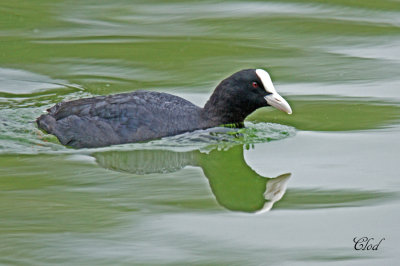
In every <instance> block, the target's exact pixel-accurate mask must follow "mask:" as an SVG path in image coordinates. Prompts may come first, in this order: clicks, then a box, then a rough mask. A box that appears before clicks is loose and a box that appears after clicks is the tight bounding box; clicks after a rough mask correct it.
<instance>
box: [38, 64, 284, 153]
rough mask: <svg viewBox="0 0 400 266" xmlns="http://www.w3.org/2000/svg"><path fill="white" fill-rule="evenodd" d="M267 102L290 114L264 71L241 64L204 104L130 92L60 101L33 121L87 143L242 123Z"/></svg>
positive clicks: (68, 140)
mask: <svg viewBox="0 0 400 266" xmlns="http://www.w3.org/2000/svg"><path fill="white" fill-rule="evenodd" d="M269 105H270V106H273V107H275V108H277V109H279V110H282V111H284V112H286V113H288V114H291V113H292V110H291V108H290V106H289V104H288V103H287V102H286V101H285V99H283V98H282V97H281V96H280V95H279V94H278V93H277V92H276V90H275V88H274V85H273V84H272V81H271V78H270V76H269V74H268V73H267V72H266V71H265V70H262V69H245V70H241V71H239V72H237V73H235V74H233V75H232V76H230V77H228V78H226V79H224V80H223V81H222V82H221V83H220V84H219V85H218V86H217V87H216V88H215V90H214V93H213V94H212V95H211V97H210V99H209V100H208V101H207V103H206V104H205V106H204V108H201V107H198V106H196V105H194V104H192V103H191V102H189V101H187V100H185V99H182V98H180V97H178V96H174V95H171V94H167V93H161V92H151V91H135V92H130V93H122V94H115V95H108V96H98V97H93V98H84V99H79V100H74V101H69V102H60V103H58V104H56V105H55V106H53V107H51V108H49V109H47V111H48V113H47V114H44V115H42V116H40V117H39V118H38V119H37V120H36V122H37V125H38V127H39V128H40V129H43V130H44V131H46V132H47V133H50V134H53V135H55V136H56V137H57V138H58V139H59V140H60V142H61V143H62V144H64V145H68V146H72V147H75V148H90V147H102V146H108V145H113V144H122V143H130V142H139V141H145V140H151V139H156V138H161V137H165V136H172V135H177V134H180V133H183V132H188V131H194V130H197V129H205V128H211V127H216V126H221V125H226V124H234V125H235V126H236V127H242V126H243V121H244V119H245V118H246V116H248V115H249V114H250V113H252V112H253V111H254V110H256V109H257V108H260V107H263V106H269Z"/></svg>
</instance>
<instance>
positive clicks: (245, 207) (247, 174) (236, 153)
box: [93, 145, 291, 213]
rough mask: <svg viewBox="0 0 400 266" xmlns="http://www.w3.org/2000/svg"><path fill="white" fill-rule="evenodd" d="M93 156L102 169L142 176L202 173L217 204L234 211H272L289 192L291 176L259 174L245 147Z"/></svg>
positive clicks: (114, 152)
mask: <svg viewBox="0 0 400 266" xmlns="http://www.w3.org/2000/svg"><path fill="white" fill-rule="evenodd" d="M93 156H94V157H95V158H96V161H97V163H98V164H99V165H101V166H102V167H104V168H107V169H112V170H116V171H122V172H129V173H134V174H139V175H145V174H152V173H171V172H176V171H178V170H180V169H182V168H184V167H185V166H198V167H201V168H202V169H203V172H204V175H205V176H206V177H207V179H208V181H209V184H210V187H211V190H212V192H213V194H214V196H215V198H216V200H217V202H218V203H219V204H220V205H221V206H223V207H224V208H226V209H229V210H232V211H241V212H251V213H262V212H266V211H269V210H270V209H271V208H272V207H273V205H274V203H275V202H277V201H279V200H280V199H281V198H282V197H283V195H284V194H285V192H286V187H287V183H288V180H289V178H290V176H291V174H290V173H286V174H283V175H279V176H277V177H275V178H269V177H265V176H261V175H259V174H257V173H256V172H255V171H254V170H253V169H251V168H250V167H249V166H248V165H247V164H246V161H245V160H244V157H243V145H237V146H233V147H231V148H230V149H227V150H218V149H213V150H211V151H210V152H208V153H202V152H200V151H190V152H175V151H168V150H132V151H107V152H100V153H95V154H93Z"/></svg>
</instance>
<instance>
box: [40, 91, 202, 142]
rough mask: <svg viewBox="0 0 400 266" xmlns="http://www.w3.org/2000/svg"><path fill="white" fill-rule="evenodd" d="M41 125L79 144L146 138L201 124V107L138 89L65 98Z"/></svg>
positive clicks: (169, 96)
mask: <svg viewBox="0 0 400 266" xmlns="http://www.w3.org/2000/svg"><path fill="white" fill-rule="evenodd" d="M47 111H48V114H45V115H42V116H40V117H39V118H38V119H37V123H38V126H39V128H41V129H43V130H45V131H46V132H48V133H51V134H54V135H56V136H57V137H58V139H59V140H60V142H61V143H62V144H64V145H69V146H73V147H77V148H82V147H100V146H108V145H112V144H121V143H129V142H138V141H145V140H149V139H155V138H160V137H164V136H170V135H176V134H179V133H183V132H186V131H192V130H196V129H199V128H201V127H200V125H201V124H202V123H201V115H200V113H201V108H200V107H198V106H196V105H194V104H192V103H191V102H189V101H187V100H185V99H182V98H180V97H178V96H174V95H171V94H167V93H159V92H148V91H135V92H132V93H123V94H116V95H110V96H98V97H93V98H85V99H80V100H75V101H70V102H61V103H58V104H57V105H55V106H53V107H52V108H50V109H48V110H47Z"/></svg>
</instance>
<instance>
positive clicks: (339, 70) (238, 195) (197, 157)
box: [0, 0, 400, 265]
mask: <svg viewBox="0 0 400 266" xmlns="http://www.w3.org/2000/svg"><path fill="white" fill-rule="evenodd" d="M327 2H328V1H322V0H292V1H275V2H274V1H253V2H248V1H203V2H198V1H197V2H195V1H179V0H175V1H174V0H172V1H160V0H158V1H157V0H154V1H127V0H116V1H94V0H93V1H90V0H84V1H48V0H38V1H24V0H18V1H2V2H1V3H0V264H4V265H59V264H69V265H132V264H139V265H142V264H146V265H147V264H162V265H166V264H171V265H175V264H180V265H187V264H201V265H203V264H210V265H294V264H295V265H321V264H323V263H324V264H331V265H377V264H381V265H396V264H398V261H399V260H400V255H399V253H398V247H399V243H400V231H399V229H398V223H399V219H400V216H399V207H400V205H399V192H400V182H399V179H398V177H399V172H400V171H399V170H400V168H399V155H400V152H399V150H400V142H399V133H400V123H399V121H400V104H399V101H400V91H399V88H400V49H399V47H400V2H399V1H390V0H382V1H372V0H364V1H344V0H333V1H329V3H327ZM243 68H264V69H267V70H268V71H269V72H270V74H271V76H272V79H273V81H274V83H275V87H276V88H277V90H278V92H280V94H282V95H283V96H284V97H285V98H286V99H287V100H288V102H289V103H290V104H291V106H292V109H293V115H291V116H288V115H285V114H283V113H281V112H279V111H277V110H272V109H268V108H264V109H260V110H258V111H256V112H255V113H254V114H252V115H251V116H250V117H249V118H248V120H247V122H246V126H247V128H246V129H244V130H239V131H230V130H228V129H224V130H223V129H213V130H206V131H200V132H195V133H188V134H183V135H181V136H175V137H170V138H165V139H161V140H155V141H151V142H147V143H137V144H127V145H118V146H113V147H107V148H100V149H83V150H75V149H70V148H66V147H63V146H62V145H60V144H59V143H58V142H57V140H56V139H55V138H54V137H51V136H49V135H46V134H44V133H43V132H41V131H39V130H37V128H36V126H35V124H34V123H33V121H34V120H35V118H36V117H37V116H39V115H40V114H42V113H43V112H44V111H45V109H46V108H48V107H50V106H52V105H53V104H55V103H57V102H59V101H62V100H68V99H77V98H81V97H87V96H93V95H104V94H111V93H117V92H126V91H133V90H136V89H147V90H156V91H164V92H169V93H173V94H176V95H179V96H182V97H184V98H186V99H188V100H190V101H192V102H194V103H196V104H198V105H203V104H204V103H205V101H206V100H207V99H208V96H209V95H210V93H211V92H212V91H213V88H214V87H215V86H216V85H217V84H218V82H219V81H220V80H222V79H223V78H225V77H227V76H228V75H230V74H232V73H233V72H235V71H237V70H240V69H243ZM362 236H367V237H373V238H374V239H375V240H374V241H377V240H380V239H381V238H385V240H384V241H383V242H382V243H381V244H380V246H379V249H378V251H367V250H365V251H361V250H360V251H356V250H354V243H353V238H354V237H362Z"/></svg>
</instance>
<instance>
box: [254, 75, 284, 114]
mask: <svg viewBox="0 0 400 266" xmlns="http://www.w3.org/2000/svg"><path fill="white" fill-rule="evenodd" d="M256 74H257V76H258V77H259V78H260V79H261V82H262V83H263V85H264V88H265V90H266V92H268V93H270V94H269V95H267V96H265V100H266V101H267V103H268V104H269V105H271V106H273V107H275V108H276V109H278V110H281V111H284V112H285V113H287V114H289V115H290V114H291V113H292V108H290V105H289V104H288V102H287V101H286V100H285V99H283V98H282V96H280V95H279V94H278V93H277V92H276V90H275V87H274V84H272V80H271V77H270V76H269V74H268V72H267V71H265V70H264V69H256Z"/></svg>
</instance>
